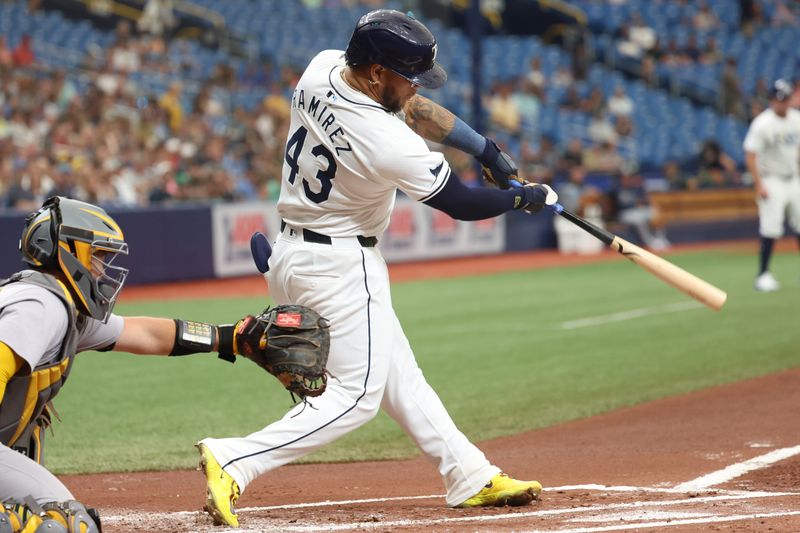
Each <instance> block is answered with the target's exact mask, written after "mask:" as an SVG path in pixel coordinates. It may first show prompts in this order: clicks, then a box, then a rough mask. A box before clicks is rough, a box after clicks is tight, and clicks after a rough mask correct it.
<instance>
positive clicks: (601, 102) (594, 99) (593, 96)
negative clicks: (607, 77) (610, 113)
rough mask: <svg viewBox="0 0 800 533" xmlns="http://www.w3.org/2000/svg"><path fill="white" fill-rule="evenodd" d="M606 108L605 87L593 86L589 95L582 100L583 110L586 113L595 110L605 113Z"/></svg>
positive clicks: (591, 112)
mask: <svg viewBox="0 0 800 533" xmlns="http://www.w3.org/2000/svg"><path fill="white" fill-rule="evenodd" d="M605 110H606V101H605V97H604V96H603V89H601V88H600V87H597V86H595V87H592V90H591V91H589V96H587V97H586V99H584V100H583V101H582V102H581V111H583V112H584V113H589V114H593V113H595V112H598V111H599V112H601V113H604V112H605Z"/></svg>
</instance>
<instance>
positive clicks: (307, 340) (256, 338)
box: [234, 305, 331, 399]
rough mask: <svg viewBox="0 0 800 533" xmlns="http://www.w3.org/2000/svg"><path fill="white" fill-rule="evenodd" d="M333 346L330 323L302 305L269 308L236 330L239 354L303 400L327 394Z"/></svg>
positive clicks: (246, 319)
mask: <svg viewBox="0 0 800 533" xmlns="http://www.w3.org/2000/svg"><path fill="white" fill-rule="evenodd" d="M330 344H331V339H330V333H329V331H328V321H327V320H325V319H324V318H322V317H321V316H320V315H319V314H318V313H317V312H316V311H314V310H313V309H309V308H308V307H304V306H302V305H279V306H277V307H274V308H272V309H270V308H269V307H268V308H266V309H265V310H264V312H263V313H261V314H260V315H258V316H252V315H247V316H246V317H244V318H243V319H242V320H240V321H239V322H238V323H237V324H236V327H235V329H234V346H235V347H236V352H237V353H238V354H240V355H243V356H245V357H247V358H248V359H251V360H253V361H254V362H255V363H256V364H257V365H259V366H260V367H262V368H264V369H265V370H266V371H267V372H269V373H270V374H272V375H273V376H275V377H276V378H278V380H279V381H280V382H281V383H283V386H284V387H286V389H287V390H288V391H289V392H291V393H292V394H296V395H297V396H299V397H300V398H301V399H303V398H305V397H306V396H319V395H320V394H322V393H323V392H325V387H326V386H327V383H328V375H327V371H326V370H325V365H326V364H327V362H328V350H329V349H330Z"/></svg>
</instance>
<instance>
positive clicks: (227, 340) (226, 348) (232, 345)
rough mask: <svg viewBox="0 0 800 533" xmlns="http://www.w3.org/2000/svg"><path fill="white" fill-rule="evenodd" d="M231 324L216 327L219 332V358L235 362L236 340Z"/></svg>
mask: <svg viewBox="0 0 800 533" xmlns="http://www.w3.org/2000/svg"><path fill="white" fill-rule="evenodd" d="M233 328H234V326H233V325H232V324H226V325H224V326H218V327H217V333H219V350H218V351H219V358H220V359H222V360H224V361H228V362H229V363H235V362H236V341H235V338H234V335H233Z"/></svg>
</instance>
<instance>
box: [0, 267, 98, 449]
mask: <svg viewBox="0 0 800 533" xmlns="http://www.w3.org/2000/svg"><path fill="white" fill-rule="evenodd" d="M17 282H19V283H30V284H32V285H38V286H39V287H43V288H45V289H47V290H49V291H50V292H52V293H53V294H55V295H56V296H58V297H59V298H60V299H61V301H62V302H64V305H65V306H66V308H67V314H68V316H69V323H68V324H67V333H66V335H65V336H64V340H63V341H62V342H61V350H60V351H59V352H58V355H57V356H56V357H55V358H54V359H53V360H52V361H50V362H48V363H47V364H46V365H42V366H37V367H36V368H35V369H34V371H33V372H31V373H30V374H29V375H25V376H23V375H19V374H17V375H15V376H14V377H12V378H11V380H10V381H9V382H8V385H7V386H6V392H5V394H4V396H3V400H2V403H0V442H2V443H3V444H5V445H6V446H8V447H14V445H15V443H19V446H20V447H21V448H22V449H21V451H23V452H25V451H26V450H27V446H28V443H27V442H24V441H25V440H26V439H24V438H23V439H21V438H20V437H22V436H23V434H24V435H25V436H26V437H27V436H28V435H29V434H30V433H31V432H32V430H33V429H34V426H35V423H36V421H37V419H38V418H39V417H40V416H41V415H42V412H43V411H44V408H45V405H46V404H47V402H49V401H50V400H52V399H53V398H54V397H55V396H56V394H58V391H59V389H61V387H62V385H64V382H65V381H66V380H67V376H68V375H69V371H70V367H71V366H72V359H73V357H74V355H75V349H76V346H77V343H78V334H79V332H80V330H81V329H82V327H83V325H84V323H85V320H83V318H82V317H80V316H78V313H77V311H76V309H75V304H74V302H73V301H72V297H71V296H70V294H69V292H67V290H66V288H65V287H64V286H63V285H61V284H60V283H59V282H58V281H57V280H56V279H55V278H54V277H53V276H50V275H47V274H42V273H41V272H36V271H33V270H25V271H23V272H18V273H16V274H14V275H13V276H11V277H10V278H9V279H7V280H2V281H0V288H2V287H4V286H6V285H8V284H10V283H17ZM32 334H33V332H32Z"/></svg>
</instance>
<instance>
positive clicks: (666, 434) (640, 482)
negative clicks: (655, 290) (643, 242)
mask: <svg viewBox="0 0 800 533" xmlns="http://www.w3.org/2000/svg"><path fill="white" fill-rule="evenodd" d="M742 246H744V248H743V250H747V251H750V250H753V251H754V250H755V247H754V245H753V244H752V243H750V244H743V245H742ZM615 257H616V256H614V255H612V254H607V255H603V256H601V258H600V259H601V260H605V259H611V258H615ZM564 259H565V258H564V257H563V256H558V255H556V254H541V253H539V254H515V255H512V256H507V257H506V260H507V262H504V263H498V258H479V259H476V260H473V261H469V262H458V263H456V262H452V261H442V262H436V263H426V264H424V265H422V268H421V269H420V266H419V265H416V266H414V265H399V266H393V267H392V271H391V274H392V278H393V279H395V280H399V279H413V278H418V277H435V276H438V275H441V276H450V275H452V273H453V272H458V273H460V274H468V273H481V272H496V271H498V270H511V269H530V268H532V267H535V266H545V265H548V266H549V265H552V264H563V263H564ZM591 260H598V258H596V257H595V258H585V257H577V258H573V261H581V262H583V261H591ZM556 261H559V262H558V263H556ZM754 261H755V259H754ZM178 288H179V289H180V290H179V291H178V292H176V293H175V294H176V295H181V296H187V295H191V296H195V297H196V296H202V295H208V294H209V293H208V292H204V291H209V290H211V291H212V292H211V294H213V295H214V296H222V295H230V296H233V295H245V294H250V295H251V294H253V291H254V290H257V291H263V290H265V288H266V287H265V285H264V282H263V280H262V279H261V278H258V277H256V278H242V279H239V280H228V281H225V282H216V283H205V282H204V283H201V284H199V285H197V286H195V288H194V289H192V291H189V285H187V284H179V285H178ZM151 291H152V292H151ZM125 293H126V294H125V296H124V298H123V299H128V300H133V299H138V298H146V297H148V295H156V294H157V296H158V297H160V298H163V297H165V295H166V294H168V293H169V292H168V291H165V289H164V287H160V288H154V287H141V288H136V287H132V288H130V289H126V291H125ZM798 406H800V369H794V370H790V371H787V372H784V373H781V374H776V375H771V376H765V377H761V378H757V379H752V380H748V381H744V382H740V383H736V384H732V385H726V386H722V387H716V388H711V389H707V390H703V391H700V392H696V393H691V394H686V395H682V396H677V397H672V398H667V399H664V400H659V401H655V402H650V403H647V404H642V405H639V406H635V407H631V408H627V409H622V410H618V411H615V412H612V413H607V414H604V415H601V416H597V417H593V418H589V419H585V420H579V421H575V422H570V423H566V424H561V425H558V426H554V427H550V428H546V429H542V430H537V431H533V432H528V433H523V434H519V435H515V436H512V437H504V438H499V439H494V440H490V441H485V442H482V443H481V444H480V446H481V448H482V449H483V450H484V451H485V452H486V454H487V456H488V457H489V459H490V460H492V461H493V462H494V463H495V464H497V465H499V466H500V467H502V468H504V469H505V470H507V471H508V472H509V473H511V474H512V475H514V476H515V477H519V478H533V479H537V480H539V481H541V482H542V484H543V485H544V486H545V491H544V492H543V494H542V498H541V501H539V502H535V503H534V504H533V505H529V506H525V507H520V508H513V509H512V508H497V509H470V510H465V509H449V508H447V507H446V506H445V504H444V499H443V487H442V484H441V480H440V478H439V476H438V474H437V473H436V471H435V468H434V467H433V466H432V465H431V464H430V463H428V462H427V461H426V460H425V459H424V458H421V457H420V458H416V459H412V460H406V461H384V462H363V463H345V464H325V465H289V466H285V467H282V468H279V469H278V470H276V471H274V472H271V473H269V474H268V475H264V476H262V477H261V478H259V479H258V480H256V481H255V482H254V483H253V484H252V485H250V486H249V487H248V488H247V491H246V492H245V494H244V495H243V496H242V498H241V500H240V502H239V511H240V521H241V524H242V528H241V529H240V531H247V532H256V531H258V532H284V531H303V532H315V531H428V532H429V531H436V532H440V531H442V532H451V531H452V532H456V531H458V532H460V531H480V532H489V531H562V532H570V533H583V532H585V533H590V532H600V531H622V530H634V529H635V530H642V531H645V530H647V531H655V530H667V531H675V532H688V531H709V530H711V531H737V532H751V531H800V489H798V486H799V485H800V431H799V430H798V416H799V415H800V408H798ZM531 409H535V406H531ZM62 479H63V480H64V482H65V483H66V484H67V486H69V487H70V488H71V489H72V490H73V492H74V494H75V496H76V497H77V498H78V499H80V500H81V501H84V502H87V503H91V504H92V505H94V506H96V507H98V508H99V509H100V510H101V512H102V515H103V517H104V528H103V529H104V531H111V532H122V533H129V532H150V531H153V532H156V531H158V532H163V531H171V532H176V533H184V532H192V531H200V532H206V531H214V532H221V531H226V529H225V528H221V527H214V526H212V525H211V522H210V519H208V518H207V516H206V515H205V514H204V513H202V512H200V508H201V506H202V504H203V501H204V497H205V480H204V478H203V476H202V474H201V473H200V472H197V471H176V472H151V473H133V474H119V473H116V474H100V475H88V476H63V478H62Z"/></svg>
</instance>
